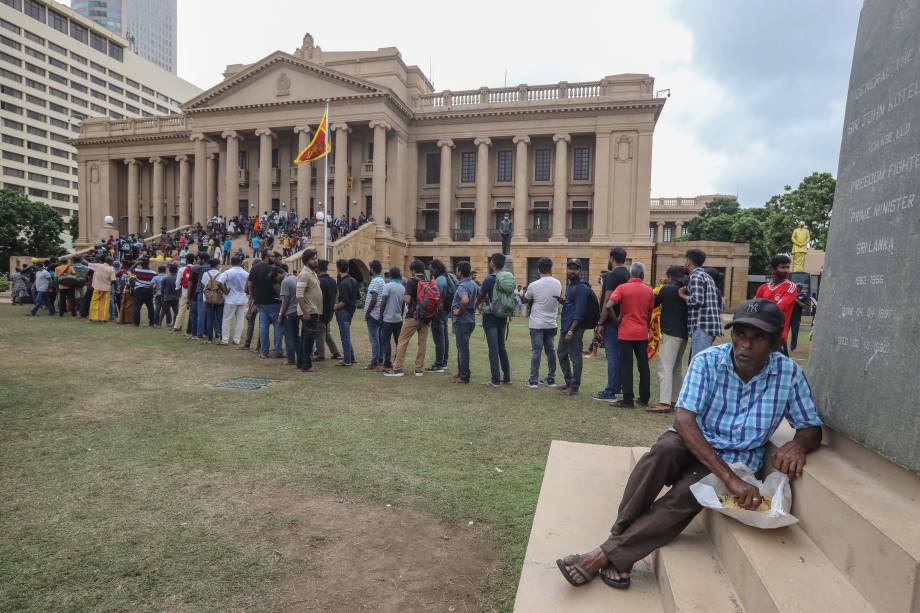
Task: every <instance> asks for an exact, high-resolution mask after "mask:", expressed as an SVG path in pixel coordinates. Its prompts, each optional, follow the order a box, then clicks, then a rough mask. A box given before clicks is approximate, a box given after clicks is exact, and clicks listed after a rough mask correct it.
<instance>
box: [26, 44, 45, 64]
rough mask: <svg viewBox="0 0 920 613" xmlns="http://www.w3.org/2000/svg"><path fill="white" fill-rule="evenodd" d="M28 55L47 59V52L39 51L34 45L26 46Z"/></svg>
mask: <svg viewBox="0 0 920 613" xmlns="http://www.w3.org/2000/svg"><path fill="white" fill-rule="evenodd" d="M26 55H28V56H30V57H34V58H35V59H36V60H41V61H43V62H44V61H45V54H44V53H42V52H41V51H39V50H38V49H33V48H32V47H26Z"/></svg>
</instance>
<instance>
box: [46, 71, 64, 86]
mask: <svg viewBox="0 0 920 613" xmlns="http://www.w3.org/2000/svg"><path fill="white" fill-rule="evenodd" d="M48 78H49V79H51V80H52V81H54V82H55V83H60V84H61V85H67V83H68V81H67V78H66V77H62V76H61V75H59V74H57V73H56V72H51V71H48Z"/></svg>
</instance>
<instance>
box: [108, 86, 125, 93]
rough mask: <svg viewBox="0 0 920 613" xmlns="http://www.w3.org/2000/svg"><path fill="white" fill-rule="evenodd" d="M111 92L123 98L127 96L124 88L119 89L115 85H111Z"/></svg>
mask: <svg viewBox="0 0 920 613" xmlns="http://www.w3.org/2000/svg"><path fill="white" fill-rule="evenodd" d="M109 90H111V91H113V92H115V93H116V94H118V95H120V96H123V95H124V94H125V90H123V89H122V88H120V87H118V86H117V85H115V84H114V83H109Z"/></svg>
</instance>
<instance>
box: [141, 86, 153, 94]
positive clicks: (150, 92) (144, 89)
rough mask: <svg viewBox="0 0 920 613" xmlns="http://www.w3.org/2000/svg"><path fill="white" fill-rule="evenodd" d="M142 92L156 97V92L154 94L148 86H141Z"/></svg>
mask: <svg viewBox="0 0 920 613" xmlns="http://www.w3.org/2000/svg"><path fill="white" fill-rule="evenodd" d="M141 91H142V92H144V93H145V94H149V95H151V96H154V95H156V92H154V91H153V90H152V89H150V88H149V87H147V86H146V85H141Z"/></svg>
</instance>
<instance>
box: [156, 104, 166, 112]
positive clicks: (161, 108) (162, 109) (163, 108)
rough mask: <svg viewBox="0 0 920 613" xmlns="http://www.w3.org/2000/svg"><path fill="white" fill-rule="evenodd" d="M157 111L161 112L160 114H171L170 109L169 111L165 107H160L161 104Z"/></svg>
mask: <svg viewBox="0 0 920 613" xmlns="http://www.w3.org/2000/svg"><path fill="white" fill-rule="evenodd" d="M157 111H158V112H160V113H163V114H168V113H169V109H168V108H166V107H165V106H162V105H159V104H158V105H157Z"/></svg>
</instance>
